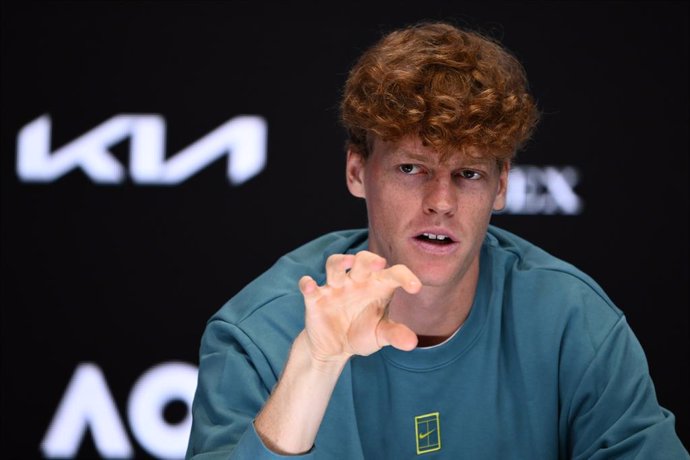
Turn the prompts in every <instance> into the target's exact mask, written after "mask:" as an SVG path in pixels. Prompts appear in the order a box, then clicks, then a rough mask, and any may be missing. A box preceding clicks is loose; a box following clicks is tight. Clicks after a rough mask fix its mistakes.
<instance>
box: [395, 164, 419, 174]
mask: <svg viewBox="0 0 690 460" xmlns="http://www.w3.org/2000/svg"><path fill="white" fill-rule="evenodd" d="M399 168H400V171H401V172H403V173H405V174H418V173H419V172H420V170H419V166H417V165H412V164H404V165H400V166H399Z"/></svg>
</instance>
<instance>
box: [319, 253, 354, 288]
mask: <svg viewBox="0 0 690 460" xmlns="http://www.w3.org/2000/svg"><path fill="white" fill-rule="evenodd" d="M354 260H355V256H354V255H352V254H333V255H332V256H330V257H329V258H328V259H327V260H326V284H328V285H329V286H331V287H334V288H340V287H342V286H343V284H345V280H346V279H347V273H348V272H347V271H348V270H350V268H352V264H353V263H354Z"/></svg>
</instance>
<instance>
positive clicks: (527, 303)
mask: <svg viewBox="0 0 690 460" xmlns="http://www.w3.org/2000/svg"><path fill="white" fill-rule="evenodd" d="M485 247H486V251H487V254H489V259H490V261H491V264H492V268H493V270H492V272H493V284H494V285H496V284H498V285H499V286H500V289H503V290H504V298H506V299H510V301H507V302H504V307H506V308H510V309H512V310H513V311H514V313H515V314H516V315H522V316H525V317H528V318H530V321H531V322H535V323H537V324H541V326H542V328H544V327H546V328H552V330H553V331H554V332H556V331H558V330H560V331H561V333H563V332H564V330H572V329H575V330H578V332H579V333H581V334H583V335H584V336H587V337H589V342H590V344H591V346H592V347H593V348H597V347H598V346H599V344H601V342H602V341H603V340H604V339H605V337H606V336H607V335H608V334H609V332H610V331H611V329H612V328H613V327H614V326H615V324H616V323H618V322H619V321H620V320H621V318H622V317H623V313H622V311H621V310H620V309H619V308H618V307H617V306H616V305H615V304H614V302H613V301H612V300H611V299H610V298H609V296H608V295H607V294H606V292H605V291H604V289H603V288H602V287H601V286H600V285H599V284H598V283H597V282H596V281H595V280H594V279H593V278H592V277H591V276H589V275H588V274H586V273H584V272H583V271H582V270H580V269H579V268H577V267H575V266H574V265H572V264H570V263H568V262H566V261H564V260H562V259H560V258H558V257H556V256H554V255H552V254H550V253H548V252H547V251H545V250H543V249H542V248H540V247H538V246H537V245H535V244H533V243H531V242H529V241H527V240H525V239H523V238H521V237H519V236H517V235H515V234H513V233H511V232H509V231H506V230H504V229H500V228H497V227H495V226H491V227H490V228H489V232H488V233H487V239H486V242H485ZM544 323H546V324H544Z"/></svg>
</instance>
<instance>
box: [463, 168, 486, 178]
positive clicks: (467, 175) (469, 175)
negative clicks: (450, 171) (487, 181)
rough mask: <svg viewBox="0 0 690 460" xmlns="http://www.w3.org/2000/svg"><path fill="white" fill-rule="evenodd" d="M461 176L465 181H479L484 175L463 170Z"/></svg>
mask: <svg viewBox="0 0 690 460" xmlns="http://www.w3.org/2000/svg"><path fill="white" fill-rule="evenodd" d="M460 176H461V177H462V178H463V179H470V180H477V179H481V177H482V175H481V174H479V173H478V172H477V171H472V170H471V169H463V170H462V171H460Z"/></svg>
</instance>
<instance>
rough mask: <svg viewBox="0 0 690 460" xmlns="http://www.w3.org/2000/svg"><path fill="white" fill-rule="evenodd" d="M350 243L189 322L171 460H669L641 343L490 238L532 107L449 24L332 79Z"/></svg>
mask: <svg viewBox="0 0 690 460" xmlns="http://www.w3.org/2000/svg"><path fill="white" fill-rule="evenodd" d="M341 110H342V119H343V122H344V125H345V127H346V128H347V130H348V133H349V141H348V151H347V163H346V180H347V186H348V188H349V190H350V192H351V193H352V194H353V195H354V196H356V197H360V198H363V199H364V200H365V202H366V206H367V213H368V229H367V230H351V231H342V232H335V233H331V234H328V235H324V236H323V237H321V238H318V239H317V240H315V241H312V242H310V243H307V244H306V245H304V246H302V247H301V248H298V249H297V250H295V251H293V252H291V253H289V254H287V255H286V256H284V257H282V258H281V259H280V260H279V261H278V262H277V263H276V264H275V265H274V266H273V267H272V268H271V269H269V270H268V271H267V272H265V273H264V274H263V275H261V276H260V277H259V278H257V279H256V280H255V281H253V282H252V283H250V284H249V285H248V286H247V287H246V288H245V289H243V290H242V291H241V292H240V293H238V294H237V295H236V296H235V297H234V298H233V299H231V300H230V301H229V302H228V303H227V304H226V305H225V306H223V307H222V308H221V310H220V311H219V312H218V313H217V314H216V315H214V316H213V317H212V318H211V320H210V321H209V322H208V325H207V328H206V331H205V333H204V336H203V339H202V345H201V350H200V369H199V384H198V388H197V393H196V396H195V400H194V405H193V426H192V433H191V437H190V443H189V449H188V454H187V457H188V458H199V459H210V458H279V457H281V456H285V455H290V456H302V457H304V458H342V459H359V458H367V459H381V458H391V459H401V458H413V457H416V456H418V455H427V454H429V457H436V458H438V457H441V458H453V459H454V458H469V459H507V458H516V459H548V458H632V457H635V458H674V459H675V458H688V453H687V451H686V450H685V449H684V447H683V446H682V444H681V443H680V440H679V439H678V437H677V435H676V433H675V429H674V417H673V415H672V414H671V413H670V412H668V411H667V410H665V409H663V408H661V407H659V405H658V403H657V400H656V396H655V392H654V387H653V384H652V381H651V379H650V377H649V373H648V370H647V364H646V361H645V357H644V354H643V351H642V349H641V348H640V345H639V343H638V342H637V340H636V338H635V336H634V335H633V333H632V331H631V330H630V328H629V327H628V325H627V323H626V322H625V318H624V316H623V315H622V313H621V311H620V310H618V309H617V308H616V306H614V305H613V303H612V302H611V301H610V299H609V298H608V297H607V296H606V294H605V293H604V292H603V291H602V290H601V288H600V287H599V286H598V285H597V284H596V283H595V282H594V281H593V280H592V279H591V278H590V277H588V276H587V275H586V274H584V273H582V272H581V271H579V270H578V269H576V268H575V267H573V266H571V265H569V264H567V263H565V262H563V261H561V260H558V259H556V258H554V257H553V256H551V255H549V254H547V253H545V252H544V251H542V250H540V249H539V248H537V247H536V246H534V245H532V244H530V243H528V242H526V241H524V240H522V239H520V238H519V237H517V236H515V235H513V234H511V233H509V232H506V231H504V230H501V229H498V228H496V227H494V226H491V225H490V218H491V215H492V212H494V211H496V210H500V209H502V208H503V207H504V205H505V200H506V189H507V186H508V184H507V182H508V171H509V168H510V160H511V158H512V157H513V156H514V154H515V152H516V151H518V150H519V149H520V148H521V147H522V146H523V145H524V143H525V142H526V141H527V140H528V139H529V136H530V134H531V132H532V130H533V127H534V126H535V124H536V122H537V119H538V111H537V109H536V104H535V102H534V101H533V98H532V97H531V96H530V95H529V93H528V90H527V83H526V78H525V74H524V71H523V69H522V66H521V65H520V64H519V63H518V61H517V60H516V59H515V58H514V57H513V56H512V55H511V54H510V53H509V52H508V51H507V50H505V49H503V48H502V47H501V46H500V45H499V44H498V43H495V42H494V41H492V40H490V39H487V38H485V37H483V36H481V35H480V34H477V33H474V32H471V31H463V30H460V29H458V28H456V27H454V26H452V25H450V24H444V23H423V24H418V25H415V26H412V27H408V28H404V29H401V30H397V31H394V32H392V33H390V34H388V35H386V36H385V37H383V38H382V40H381V41H379V42H378V43H377V44H375V45H374V46H373V47H372V48H370V49H369V50H367V51H366V52H365V53H364V54H363V56H362V57H361V58H360V60H359V61H358V62H357V63H356V65H355V66H354V67H353V69H352V70H351V72H350V74H349V77H348V80H347V83H346V86H345V91H344V95H343V100H342V104H341Z"/></svg>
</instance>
